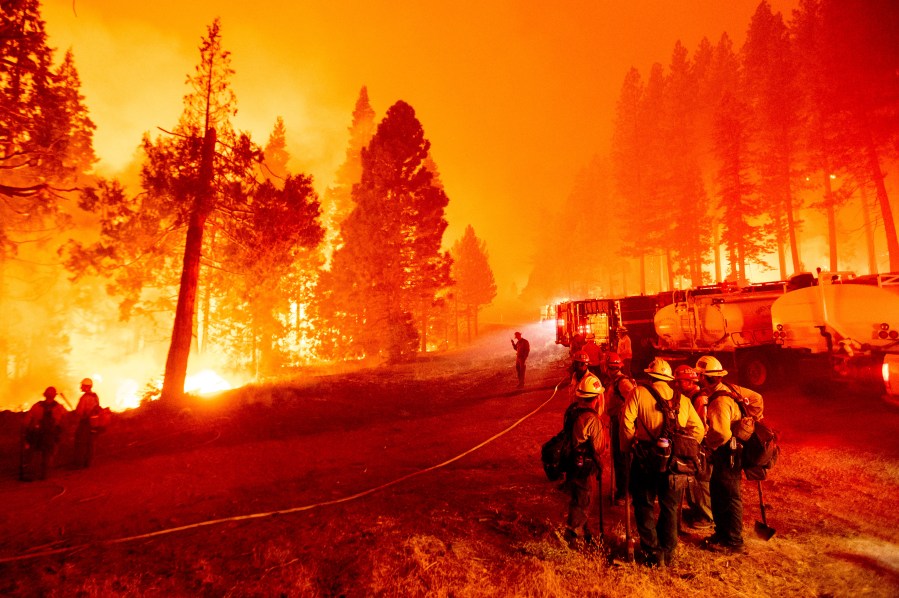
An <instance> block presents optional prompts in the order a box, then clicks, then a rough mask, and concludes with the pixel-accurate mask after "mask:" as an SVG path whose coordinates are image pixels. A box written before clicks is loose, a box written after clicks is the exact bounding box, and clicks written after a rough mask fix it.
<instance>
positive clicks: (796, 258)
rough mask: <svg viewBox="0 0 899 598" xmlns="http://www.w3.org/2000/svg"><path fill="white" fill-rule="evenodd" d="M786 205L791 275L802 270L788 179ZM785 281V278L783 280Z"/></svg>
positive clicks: (791, 192) (791, 193) (788, 180)
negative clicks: (791, 264) (791, 262)
mask: <svg viewBox="0 0 899 598" xmlns="http://www.w3.org/2000/svg"><path fill="white" fill-rule="evenodd" d="M786 187H787V188H786V192H787V196H786V204H787V233H788V234H789V236H790V257H792V258H793V274H796V273H797V272H799V271H800V270H802V257H801V256H800V255H799V239H798V238H797V231H796V227H797V225H796V215H795V214H794V213H793V191H792V189H790V179H789V176H788V178H787V185H786ZM783 280H786V277H784V278H783Z"/></svg>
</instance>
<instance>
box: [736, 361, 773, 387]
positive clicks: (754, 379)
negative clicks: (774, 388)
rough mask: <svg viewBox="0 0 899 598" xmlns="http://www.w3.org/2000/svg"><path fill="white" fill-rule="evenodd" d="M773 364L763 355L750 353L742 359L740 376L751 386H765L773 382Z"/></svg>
mask: <svg viewBox="0 0 899 598" xmlns="http://www.w3.org/2000/svg"><path fill="white" fill-rule="evenodd" d="M772 373H773V372H772V371H771V364H770V363H768V360H767V359H766V358H765V357H763V356H761V355H748V356H746V357H744V358H743V359H741V360H740V378H742V380H743V383H744V384H745V385H746V386H748V387H749V388H765V387H766V386H767V385H769V384H771V379H772Z"/></svg>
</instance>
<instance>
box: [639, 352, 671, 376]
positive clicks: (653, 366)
mask: <svg viewBox="0 0 899 598" xmlns="http://www.w3.org/2000/svg"><path fill="white" fill-rule="evenodd" d="M643 371H644V372H646V373H647V374H649V375H650V376H652V377H653V378H658V379H659V380H666V381H670V380H674V376H672V375H671V364H669V363H668V362H667V361H665V360H664V359H662V358H661V357H656V358H655V359H653V360H652V362H651V363H650V364H649V367H648V368H646V369H645V370H643Z"/></svg>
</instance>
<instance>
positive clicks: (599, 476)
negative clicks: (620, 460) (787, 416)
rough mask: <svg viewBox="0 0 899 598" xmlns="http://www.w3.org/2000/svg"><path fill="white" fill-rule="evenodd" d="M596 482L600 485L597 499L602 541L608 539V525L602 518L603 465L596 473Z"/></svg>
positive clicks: (600, 538)
mask: <svg viewBox="0 0 899 598" xmlns="http://www.w3.org/2000/svg"><path fill="white" fill-rule="evenodd" d="M596 483H597V485H598V486H599V488H597V491H596V496H597V499H598V500H597V501H596V502H598V503H599V540H600V542H605V541H606V525H605V521H603V518H602V467H600V468H599V473H598V474H596Z"/></svg>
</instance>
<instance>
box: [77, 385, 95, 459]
mask: <svg viewBox="0 0 899 598" xmlns="http://www.w3.org/2000/svg"><path fill="white" fill-rule="evenodd" d="M93 387H94V381H93V380H91V379H90V378H85V379H84V380H82V381H81V392H82V393H83V394H82V395H81V398H80V399H78V405H77V406H76V407H75V417H76V420H77V424H76V426H77V427H76V428H75V451H74V453H75V467H77V468H87V467H90V464H91V460H92V459H93V456H94V436H95V435H96V430H95V427H94V425H93V423H92V419H96V418H97V417H98V416H99V414H100V397H98V396H97V393H95V392H94V391H93Z"/></svg>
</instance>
